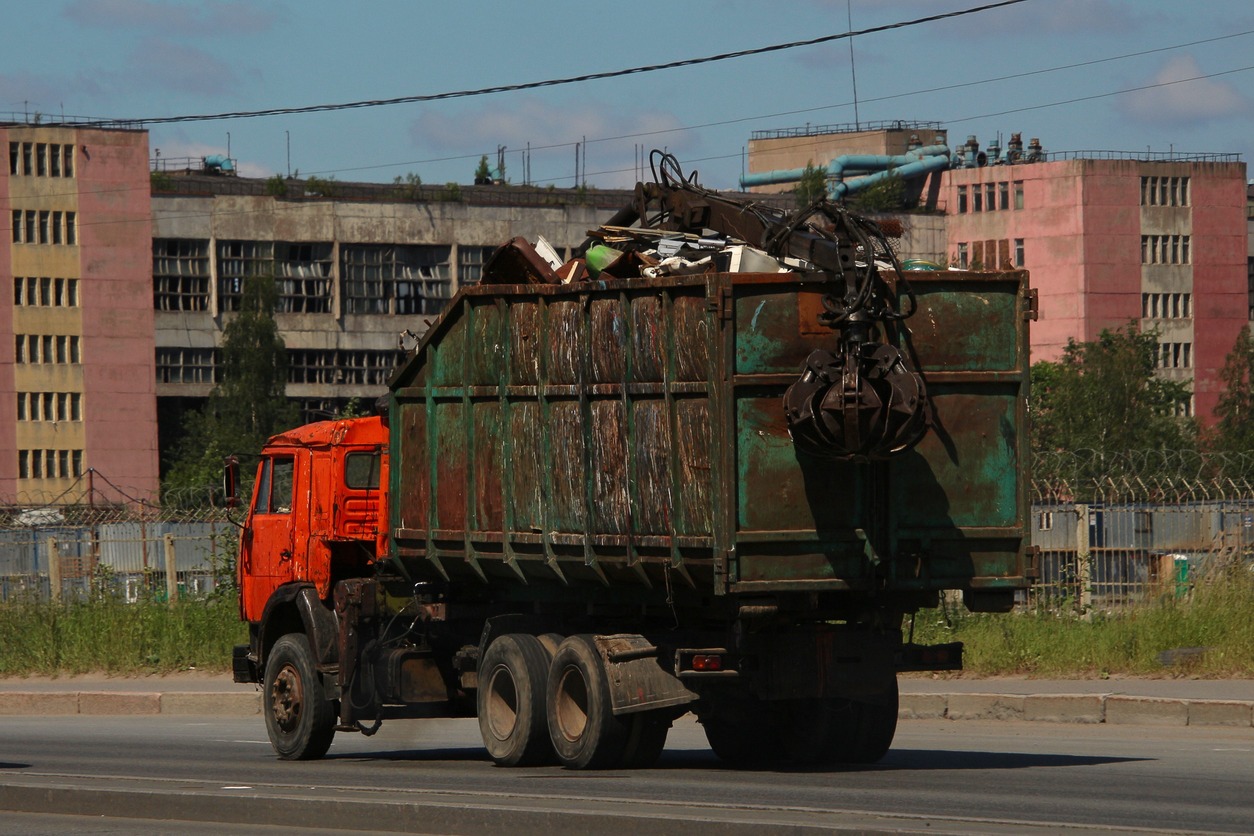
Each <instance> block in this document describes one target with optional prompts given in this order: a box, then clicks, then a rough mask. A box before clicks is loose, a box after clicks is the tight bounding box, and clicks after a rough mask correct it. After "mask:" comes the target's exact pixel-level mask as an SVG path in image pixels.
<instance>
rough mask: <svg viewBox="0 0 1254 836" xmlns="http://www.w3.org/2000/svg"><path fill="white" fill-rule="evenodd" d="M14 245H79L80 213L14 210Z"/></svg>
mask: <svg viewBox="0 0 1254 836" xmlns="http://www.w3.org/2000/svg"><path fill="white" fill-rule="evenodd" d="M12 217H13V243H14V244H70V245H74V244H77V243H78V213H76V212H60V211H54V210H49V209H26V210H22V209H14V210H13V216H12Z"/></svg>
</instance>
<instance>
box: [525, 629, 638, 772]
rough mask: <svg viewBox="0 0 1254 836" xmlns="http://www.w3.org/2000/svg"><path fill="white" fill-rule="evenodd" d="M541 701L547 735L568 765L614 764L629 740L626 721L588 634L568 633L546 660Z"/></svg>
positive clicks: (610, 765)
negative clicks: (617, 712)
mask: <svg viewBox="0 0 1254 836" xmlns="http://www.w3.org/2000/svg"><path fill="white" fill-rule="evenodd" d="M545 707H546V712H547V716H548V725H549V739H550V740H552V741H553V750H554V751H555V752H556V753H557V759H558V760H559V761H561V763H562V765H563V766H565V767H567V768H568V769H605V768H609V767H614V766H617V765H618V764H619V763H620V762H621V759H622V756H623V753H624V751H625V749H626V745H627V727H626V725H625V724H624V723H623V722H622V721H621V720H619V719H618V718H617V717H615V716H614V712H613V709H612V706H611V705H610V689H609V682H608V680H607V678H606V675H605V665H604V663H603V662H602V660H601V654H600V653H599V652H598V651H597V648H596V644H595V643H594V642H593V640H592V637H591V636H570V637H569V638H567V639H565V640H564V641H563V642H562V643H561V645H559V646H558V648H557V653H556V654H554V656H553V662H552V664H551V665H550V666H549V681H548V687H547V698H546V700H545Z"/></svg>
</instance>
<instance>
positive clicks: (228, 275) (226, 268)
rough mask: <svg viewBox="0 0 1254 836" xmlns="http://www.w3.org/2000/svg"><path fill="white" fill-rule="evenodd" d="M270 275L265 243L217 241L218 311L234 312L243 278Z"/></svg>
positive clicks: (268, 245) (271, 260)
mask: <svg viewBox="0 0 1254 836" xmlns="http://www.w3.org/2000/svg"><path fill="white" fill-rule="evenodd" d="M273 275H274V247H273V245H272V244H271V243H270V242H269V241H219V242H218V311H219V312H220V313H223V312H226V311H238V310H239V307H240V297H241V296H242V295H243V293H244V281H245V279H248V278H252V277H255V276H273Z"/></svg>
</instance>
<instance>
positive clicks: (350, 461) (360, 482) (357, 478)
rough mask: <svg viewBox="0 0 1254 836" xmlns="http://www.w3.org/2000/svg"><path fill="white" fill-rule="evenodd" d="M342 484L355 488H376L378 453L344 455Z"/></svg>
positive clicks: (377, 483)
mask: <svg viewBox="0 0 1254 836" xmlns="http://www.w3.org/2000/svg"><path fill="white" fill-rule="evenodd" d="M344 484H345V485H347V486H348V487H350V488H354V489H356V490H378V488H379V454H378V453H349V454H348V455H347V456H345V457H344Z"/></svg>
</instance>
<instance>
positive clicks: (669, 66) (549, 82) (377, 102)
mask: <svg viewBox="0 0 1254 836" xmlns="http://www.w3.org/2000/svg"><path fill="white" fill-rule="evenodd" d="M1023 2H1026V0H1000V2H997V3H986V4H984V5H982V6H975V7H972V8H970V9H959V10H957V11H952V12H943V13H941V14H935V15H928V16H927V17H920V18H915V19H914V20H903V21H898V22H897V23H886V24H883V25H881V26H872V27H870V28H868V29H860V30H858V31H849V32H841V33H839V34H835V35H823V36H822V37H818V38H809V39H807V40H803V41H790V42H788V43H782V44H772V45H771V46H762V47H756V48H754V49H742V50H737V51H735V52H723V53H719V54H717V55H709V56H706V57H704V58H685V59H683V60H680V61H669V62H667V63H663V64H647V65H645V66H642V67H630V68H628V69H623V70H608V71H605V72H600V73H584V74H582V75H577V76H567V77H564V78H551V79H546V80H544V81H528V82H523V83H521V84H500V85H495V86H493V87H480V88H477V89H473V90H455V91H449V92H444V93H430V94H425V95H416V96H398V97H396V98H391V99H365V100H362V101H356V102H341V103H338V104H318V105H306V106H303V107H275V108H266V109H264V110H237V111H231V112H228V113H202V114H196V115H185V116H158V117H150V118H145V119H124V120H119V121H122V122H127V123H138V124H146V125H169V124H174V123H179V122H210V121H215V120H221V119H255V118H258V117H264V116H289V115H293V114H300V113H327V112H330V111H336V110H351V109H355V108H363V107H384V106H387V105H398V104H416V103H420V102H435V101H443V100H446V99H463V98H469V97H471V96H485V95H488V94H490V93H513V92H517V91H519V90H536V89H539V88H542V87H557V86H559V85H564V84H578V83H581V82H585V81H600V80H602V79H607V78H620V77H622V76H628V75H639V74H641V73H652V72H658V71H659V70H673V69H677V68H679V67H693V66H696V65H698V64H710V63H713V62H715V61H729V60H731V59H735V58H746V57H749V56H751V55H764V54H766V53H771V52H781V51H783V50H788V49H796V48H798V47H803V46H815V45H817V44H824V43H830V42H831V41H838V40H842V39H844V38H852V37H855V36H862V35H872V34H876V33H879V32H889V31H892V30H894V29H904V28H907V27H910V26H920V25H922V24H924V23H935V22H937V21H940V20H948V19H950V18H956V17H963V16H965V15H971V14H977V13H979V12H986V11H989V10H991V9H998V8H1002V7H1004V6H1014V5H1017V4H1019V3H1023Z"/></svg>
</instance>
